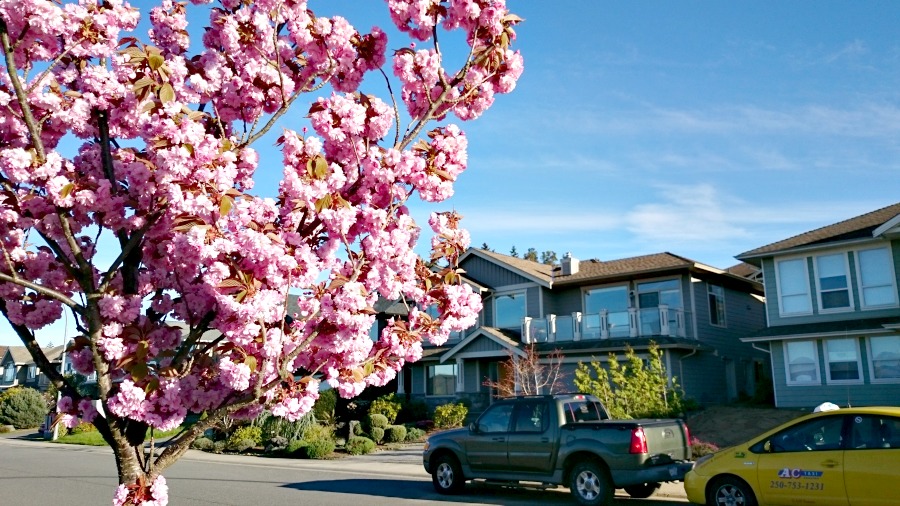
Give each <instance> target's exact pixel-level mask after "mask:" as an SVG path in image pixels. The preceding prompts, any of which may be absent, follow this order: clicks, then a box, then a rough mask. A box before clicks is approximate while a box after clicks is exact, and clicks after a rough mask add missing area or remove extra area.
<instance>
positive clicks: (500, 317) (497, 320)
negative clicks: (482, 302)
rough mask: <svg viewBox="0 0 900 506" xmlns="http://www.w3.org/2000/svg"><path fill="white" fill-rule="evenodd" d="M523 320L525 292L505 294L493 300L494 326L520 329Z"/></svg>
mask: <svg viewBox="0 0 900 506" xmlns="http://www.w3.org/2000/svg"><path fill="white" fill-rule="evenodd" d="M523 318H525V292H515V293H506V294H503V295H497V296H496V297H495V298H494V326H495V327H498V328H501V329H520V328H522V319H523Z"/></svg>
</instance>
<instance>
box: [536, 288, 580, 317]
mask: <svg viewBox="0 0 900 506" xmlns="http://www.w3.org/2000/svg"><path fill="white" fill-rule="evenodd" d="M545 293H547V296H546V298H545V302H544V313H545V315H544V316H546V315H548V314H555V315H557V316H569V315H571V314H572V313H575V312H581V311H584V298H583V297H582V295H581V294H582V291H581V287H572V288H565V289H562V290H559V291H556V290H554V291H553V293H552V294H550V293H549V292H547V291H546V290H545Z"/></svg>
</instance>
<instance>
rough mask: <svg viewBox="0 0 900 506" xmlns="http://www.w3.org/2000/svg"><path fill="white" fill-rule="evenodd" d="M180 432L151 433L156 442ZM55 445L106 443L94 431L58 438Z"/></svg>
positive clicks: (148, 436)
mask: <svg viewBox="0 0 900 506" xmlns="http://www.w3.org/2000/svg"><path fill="white" fill-rule="evenodd" d="M180 431H181V427H177V428H174V429H172V430H169V431H165V432H162V431H155V432H154V433H153V437H154V439H156V440H159V439H162V438H168V437H170V436H174V435H175V434H178V432H180ZM147 438H148V439H149V438H150V430H149V429H148V430H147ZM54 442H55V443H63V444H70V445H86V446H107V444H106V441H104V440H103V436H101V435H100V433H99V432H97V431H96V430H93V431H90V432H81V433H78V434H69V435H67V436H61V437H59V438H58V439H57V440H56V441H54Z"/></svg>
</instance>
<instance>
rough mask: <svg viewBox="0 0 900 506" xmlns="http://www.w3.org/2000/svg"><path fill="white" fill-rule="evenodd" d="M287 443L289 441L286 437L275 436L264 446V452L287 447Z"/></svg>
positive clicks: (278, 450) (277, 450)
mask: <svg viewBox="0 0 900 506" xmlns="http://www.w3.org/2000/svg"><path fill="white" fill-rule="evenodd" d="M288 443H290V441H289V440H288V439H287V438H284V437H281V436H275V437H273V438H272V439H270V440H269V444H268V446H266V453H272V452H280V451H282V450H284V449H285V448H286V447H287V445H288Z"/></svg>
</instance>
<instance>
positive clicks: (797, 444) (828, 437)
mask: <svg viewBox="0 0 900 506" xmlns="http://www.w3.org/2000/svg"><path fill="white" fill-rule="evenodd" d="M843 422H844V417H843V416H839V415H837V416H829V417H823V418H816V419H813V420H809V421H806V422H804V423H801V424H799V425H795V426H793V427H790V428H788V429H785V430H783V431H781V432H779V433H778V434H775V435H774V436H772V439H771V440H770V443H771V451H773V452H776V453H781V452H807V451H824V450H838V449H840V448H841V442H842V438H841V429H842V427H843Z"/></svg>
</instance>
